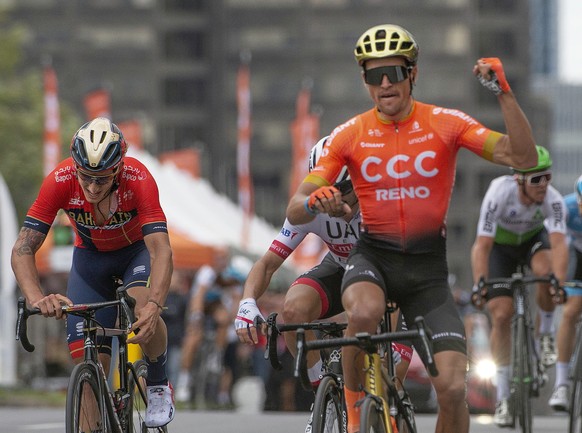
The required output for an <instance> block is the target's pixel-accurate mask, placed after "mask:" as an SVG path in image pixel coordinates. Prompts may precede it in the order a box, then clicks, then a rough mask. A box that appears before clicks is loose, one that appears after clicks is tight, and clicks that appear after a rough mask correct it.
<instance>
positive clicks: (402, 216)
mask: <svg viewBox="0 0 582 433" xmlns="http://www.w3.org/2000/svg"><path fill="white" fill-rule="evenodd" d="M394 132H395V134H394V135H395V138H396V140H395V141H396V151H397V153H400V128H399V126H398V122H394ZM396 184H397V186H398V195H399V197H400V194H401V192H402V188H403V185H402V179H401V178H398V179H396ZM398 211H399V218H400V233H401V234H402V240H401V242H402V251H403V252H406V220H405V214H404V200H403V199H402V197H400V198H399V199H398Z"/></svg>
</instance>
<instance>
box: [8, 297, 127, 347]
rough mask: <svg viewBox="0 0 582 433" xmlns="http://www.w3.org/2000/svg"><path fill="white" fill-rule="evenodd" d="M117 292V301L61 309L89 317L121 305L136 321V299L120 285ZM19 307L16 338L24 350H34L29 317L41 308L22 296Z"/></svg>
mask: <svg viewBox="0 0 582 433" xmlns="http://www.w3.org/2000/svg"><path fill="white" fill-rule="evenodd" d="M117 293H118V299H117V300H115V301H104V302H95V303H91V304H75V305H62V306H61V310H62V311H63V312H64V313H66V314H73V315H75V316H80V317H88V316H90V315H91V314H92V313H93V312H95V311H97V310H100V309H102V308H107V307H113V306H116V305H120V306H121V308H122V309H123V310H124V314H125V315H126V316H127V317H128V319H129V321H130V323H133V322H135V313H134V308H135V303H136V302H135V299H134V298H132V297H131V296H129V294H128V293H127V291H126V290H125V289H124V288H123V287H120V288H119V289H118V290H117ZM17 308H18V315H17V317H16V340H17V341H20V344H21V345H22V347H23V348H24V350H26V351H27V352H34V349H35V346H34V344H32V343H31V342H30V340H29V339H28V318H29V317H30V316H34V315H38V314H41V310H40V309H38V308H28V307H27V306H26V300H25V299H24V298H23V297H22V296H21V297H19V298H18V302H17ZM134 332H135V333H137V332H138V330H137V329H136V330H134Z"/></svg>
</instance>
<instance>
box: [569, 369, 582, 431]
mask: <svg viewBox="0 0 582 433" xmlns="http://www.w3.org/2000/svg"><path fill="white" fill-rule="evenodd" d="M568 432H569V433H582V380H581V379H576V378H575V379H574V380H573V381H572V396H571V398H570V423H569V430H568Z"/></svg>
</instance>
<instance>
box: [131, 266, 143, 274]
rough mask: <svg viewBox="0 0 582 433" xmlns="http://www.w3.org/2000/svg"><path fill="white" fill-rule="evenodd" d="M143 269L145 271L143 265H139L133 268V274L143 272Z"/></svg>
mask: <svg viewBox="0 0 582 433" xmlns="http://www.w3.org/2000/svg"><path fill="white" fill-rule="evenodd" d="M145 271H146V267H145V265H139V266H136V267H135V268H133V275H137V274H145Z"/></svg>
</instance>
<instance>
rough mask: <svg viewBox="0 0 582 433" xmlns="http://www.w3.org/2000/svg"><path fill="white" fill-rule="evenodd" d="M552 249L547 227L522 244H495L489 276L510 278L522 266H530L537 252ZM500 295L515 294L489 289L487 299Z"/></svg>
mask: <svg viewBox="0 0 582 433" xmlns="http://www.w3.org/2000/svg"><path fill="white" fill-rule="evenodd" d="M548 249H550V241H549V238H548V232H547V231H546V229H543V230H541V231H540V232H539V233H538V234H536V235H535V236H534V237H533V238H531V239H529V240H528V241H526V242H524V243H523V244H521V245H502V244H497V243H494V244H493V248H491V254H490V255H489V278H509V277H511V276H512V275H513V274H514V273H515V272H517V271H518V270H519V267H520V266H522V267H523V266H527V267H529V266H530V264H531V259H532V257H533V256H534V254H535V253H537V252H538V251H541V250H548ZM498 296H513V295H512V293H511V291H509V290H507V289H504V288H498V289H488V290H487V295H486V297H485V298H486V299H487V300H489V299H493V298H496V297H498Z"/></svg>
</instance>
